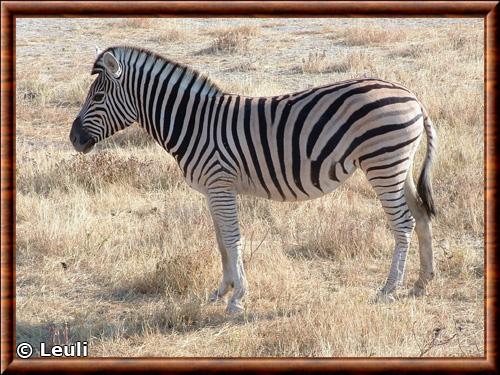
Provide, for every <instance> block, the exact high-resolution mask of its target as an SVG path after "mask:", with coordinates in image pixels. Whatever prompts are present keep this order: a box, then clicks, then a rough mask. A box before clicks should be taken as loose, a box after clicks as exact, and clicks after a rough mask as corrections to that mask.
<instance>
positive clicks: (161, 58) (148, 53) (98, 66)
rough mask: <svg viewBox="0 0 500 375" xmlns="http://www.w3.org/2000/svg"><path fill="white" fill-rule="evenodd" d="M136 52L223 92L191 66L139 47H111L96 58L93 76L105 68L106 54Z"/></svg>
mask: <svg viewBox="0 0 500 375" xmlns="http://www.w3.org/2000/svg"><path fill="white" fill-rule="evenodd" d="M134 51H135V52H138V53H139V54H144V55H146V57H150V58H153V59H155V61H162V62H164V63H165V64H171V65H173V66H174V67H177V68H181V69H184V71H185V72H186V74H189V75H190V76H191V77H195V78H197V79H199V80H201V81H202V82H204V83H206V84H207V86H208V87H209V88H212V89H214V90H215V91H219V92H222V90H221V88H220V87H219V86H218V85H217V84H216V83H214V82H213V81H212V80H211V79H210V78H209V77H208V76H206V75H205V74H203V73H200V72H198V71H197V70H195V69H193V68H191V67H190V66H187V65H184V64H182V63H178V62H176V61H172V60H170V59H167V58H166V57H164V56H162V55H160V54H158V53H155V52H152V51H149V50H147V49H145V48H139V47H131V46H116V47H109V48H107V49H106V50H104V51H102V52H101V53H100V54H99V56H97V58H96V60H95V62H94V66H93V67H92V73H91V74H96V73H98V72H99V71H101V70H102V68H103V67H102V64H101V62H102V60H101V58H102V56H103V55H104V54H105V53H106V52H111V53H113V55H115V54H116V53H117V52H122V53H124V52H134Z"/></svg>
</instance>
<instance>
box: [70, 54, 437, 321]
mask: <svg viewBox="0 0 500 375" xmlns="http://www.w3.org/2000/svg"><path fill="white" fill-rule="evenodd" d="M91 74H92V75H97V78H96V79H95V80H94V81H93V83H92V84H91V86H90V89H89V92H88V94H87V97H86V100H85V102H84V104H83V105H82V108H81V109H80V112H79V113H78V115H77V117H76V119H75V120H74V122H73V125H72V127H71V131H70V136H69V137H70V140H71V142H72V144H73V146H74V148H75V150H76V151H78V152H82V153H87V152H89V151H90V150H91V149H92V148H93V146H94V145H95V144H96V143H97V142H99V141H101V140H103V139H104V138H107V137H109V136H111V135H112V134H114V133H116V132H117V131H120V130H122V129H124V128H126V127H128V126H130V125H131V124H133V123H135V122H137V123H138V124H139V125H140V126H141V127H143V128H144V129H145V130H146V131H147V132H148V133H149V134H150V135H151V136H152V137H153V138H154V139H155V140H156V142H158V143H159V144H160V145H161V146H162V147H163V148H164V149H165V150H166V151H167V152H169V153H170V154H171V155H172V156H173V157H174V158H175V160H176V161H177V164H178V165H179V167H180V169H181V170H182V173H183V175H184V178H185V180H186V182H187V183H188V184H189V186H191V187H192V188H193V189H195V190H197V191H198V192H200V193H202V194H204V195H205V196H206V198H207V202H208V208H209V212H210V214H211V217H212V220H213V225H214V229H215V235H216V239H217V243H218V248H219V251H220V255H221V261H222V270H223V272H222V280H221V282H220V284H219V286H218V288H216V289H215V290H214V291H213V292H211V294H210V295H209V300H210V301H211V302H214V301H217V300H221V299H225V296H226V295H227V294H228V293H229V292H230V291H231V290H232V295H231V298H230V299H229V301H228V303H227V307H226V311H227V312H228V313H238V312H242V311H243V309H244V308H243V302H244V297H245V293H246V291H247V288H248V284H247V281H246V277H245V270H244V267H243V260H242V241H241V234H240V229H239V221H238V213H237V196H238V195H239V194H246V195H253V196H258V197H264V198H268V199H271V200H277V201H286V202H290V201H303V200H308V199H313V198H318V197H321V196H324V195H325V194H327V193H329V192H332V191H333V190H334V189H336V188H337V187H338V186H339V185H340V184H341V183H343V182H344V181H345V180H346V179H347V178H348V177H349V176H351V175H352V174H353V173H354V172H355V171H356V170H357V169H358V168H359V169H361V170H362V171H363V172H364V174H365V175H366V177H367V179H368V181H369V183H370V184H371V186H372V188H373V189H374V191H375V193H376V195H377V197H378V199H379V200H380V202H381V204H382V208H383V210H384V211H385V214H386V216H387V219H388V222H389V226H390V229H391V231H392V233H393V235H394V240H395V246H394V251H393V256H392V262H391V266H390V270H389V274H388V276H387V279H386V281H385V284H384V285H383V287H382V288H381V289H379V290H378V291H377V293H376V295H375V299H376V300H382V301H384V300H387V301H392V300H394V292H395V290H396V288H397V287H398V286H399V285H400V284H401V283H402V280H403V275H404V271H405V264H406V257H407V253H408V248H409V244H410V239H411V235H412V232H413V230H414V229H416V233H417V236H418V241H419V256H420V271H419V277H418V279H417V281H416V282H415V284H414V286H413V288H412V289H411V291H410V295H412V296H421V295H424V294H425V293H426V289H427V286H428V284H429V282H430V281H431V280H432V279H433V277H434V264H433V263H434V262H433V250H432V229H431V219H432V217H433V216H435V214H436V210H435V205H434V200H433V190H432V183H431V166H432V162H433V157H434V154H435V150H436V148H437V136H436V132H435V130H434V127H433V124H432V121H431V119H430V118H429V116H428V114H427V112H426V110H425V109H424V107H423V106H422V104H421V103H420V101H419V100H418V99H417V98H416V97H415V95H414V94H412V93H411V92H410V91H409V90H408V89H407V88H405V87H403V86H401V85H399V84H395V83H391V82H388V81H384V80H380V79H375V78H362V79H351V80H347V81H342V82H337V83H333V84H329V85H324V86H319V87H314V88H310V89H307V90H305V91H300V92H296V93H292V94H286V95H280V96H272V97H247V96H241V95H235V94H229V93H226V92H224V91H223V90H221V89H220V88H219V86H217V85H216V84H215V83H214V82H213V81H212V80H211V79H209V78H208V77H207V76H205V75H203V74H200V73H199V72H197V71H196V70H194V69H192V68H190V67H188V66H185V65H183V64H180V63H177V62H174V61H171V60H169V59H167V58H165V57H163V56H161V55H159V54H156V53H154V52H151V51H148V50H145V49H141V48H134V47H129V46H117V47H110V48H108V49H106V50H105V51H98V52H97V57H96V60H95V63H94V65H93V68H92V71H91ZM424 132H425V133H426V136H427V150H426V154H425V157H424V160H423V165H422V169H421V173H420V176H419V179H418V183H417V186H415V183H414V180H413V177H412V169H413V161H414V156H415V153H416V149H417V146H418V145H419V143H420V139H421V136H422V134H423V133H424Z"/></svg>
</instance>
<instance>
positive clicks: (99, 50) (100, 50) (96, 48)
mask: <svg viewBox="0 0 500 375" xmlns="http://www.w3.org/2000/svg"><path fill="white" fill-rule="evenodd" d="M101 53H102V49H100V48H99V47H98V46H97V45H96V46H95V57H96V58H97V57H99V55H100V54H101Z"/></svg>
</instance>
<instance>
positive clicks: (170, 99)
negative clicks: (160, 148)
mask: <svg viewBox="0 0 500 375" xmlns="http://www.w3.org/2000/svg"><path fill="white" fill-rule="evenodd" d="M185 74H186V68H182V72H181V75H180V76H179V78H178V79H177V82H175V83H174V85H173V86H172V89H171V90H170V93H169V94H168V99H167V104H166V106H165V114H164V116H163V120H164V122H165V124H164V126H165V135H166V136H167V137H168V133H169V132H170V127H174V128H173V129H172V133H173V132H174V131H175V123H174V124H172V123H171V119H170V118H171V114H172V110H173V109H174V103H175V100H176V99H177V95H178V94H179V88H180V85H181V82H182V80H183V78H184V75H185ZM163 141H166V139H164V140H163ZM165 146H166V148H167V150H170V147H168V145H165Z"/></svg>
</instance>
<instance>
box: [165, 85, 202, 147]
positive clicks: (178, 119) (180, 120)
mask: <svg viewBox="0 0 500 375" xmlns="http://www.w3.org/2000/svg"><path fill="white" fill-rule="evenodd" d="M195 81H196V77H195V76H194V75H193V77H192V78H191V81H189V83H188V86H187V87H186V89H185V90H184V92H183V93H182V98H181V101H180V103H179V106H178V107H177V113H176V114H175V119H174V123H173V124H172V126H173V127H174V128H173V131H172V135H171V136H170V139H169V140H168V142H167V149H168V150H171V149H172V148H173V147H174V146H175V145H176V144H177V142H178V141H179V137H180V135H181V131H182V128H183V127H184V119H185V117H186V111H187V105H188V102H189V99H190V97H191V89H192V88H193V85H194V83H195ZM172 155H174V154H173V153H172ZM174 156H175V155H174Z"/></svg>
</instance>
